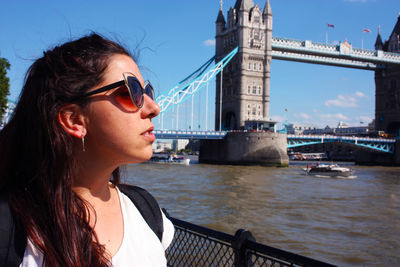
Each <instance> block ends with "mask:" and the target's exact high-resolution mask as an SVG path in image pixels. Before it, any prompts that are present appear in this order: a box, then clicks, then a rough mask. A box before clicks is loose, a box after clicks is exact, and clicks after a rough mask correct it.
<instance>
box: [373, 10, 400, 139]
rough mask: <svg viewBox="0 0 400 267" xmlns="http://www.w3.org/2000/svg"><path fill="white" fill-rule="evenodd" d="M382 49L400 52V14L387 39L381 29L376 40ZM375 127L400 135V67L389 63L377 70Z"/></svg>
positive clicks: (380, 50) (378, 49) (379, 49)
mask: <svg viewBox="0 0 400 267" xmlns="http://www.w3.org/2000/svg"><path fill="white" fill-rule="evenodd" d="M375 49H376V50H377V51H378V54H379V53H380V52H382V51H386V52H393V53H400V14H399V16H398V18H397V23H396V25H395V26H394V28H393V31H392V33H391V34H390V37H389V39H388V40H387V41H385V42H382V38H381V35H380V30H378V36H377V38H376V42H375ZM375 90H376V91H375V95H376V96H375V129H376V130H380V131H386V132H387V133H391V134H396V135H397V136H400V67H399V66H398V65H390V64H388V65H387V66H386V68H383V69H377V70H376V71H375Z"/></svg>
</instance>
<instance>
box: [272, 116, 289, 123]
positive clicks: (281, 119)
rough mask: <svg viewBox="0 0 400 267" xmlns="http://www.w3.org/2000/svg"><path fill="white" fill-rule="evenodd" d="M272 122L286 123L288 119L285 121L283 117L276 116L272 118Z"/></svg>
mask: <svg viewBox="0 0 400 267" xmlns="http://www.w3.org/2000/svg"><path fill="white" fill-rule="evenodd" d="M271 120H273V121H277V122H283V121H285V120H286V119H285V118H284V117H282V116H279V115H275V116H272V117H271Z"/></svg>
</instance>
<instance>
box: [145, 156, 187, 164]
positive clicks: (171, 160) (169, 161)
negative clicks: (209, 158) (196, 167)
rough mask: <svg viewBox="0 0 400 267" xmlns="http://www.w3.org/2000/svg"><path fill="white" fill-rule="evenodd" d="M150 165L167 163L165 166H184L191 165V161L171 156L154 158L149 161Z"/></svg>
mask: <svg viewBox="0 0 400 267" xmlns="http://www.w3.org/2000/svg"><path fill="white" fill-rule="evenodd" d="M148 162H150V163H165V164H182V165H189V164H190V159H189V158H185V157H181V156H177V155H175V154H171V155H168V156H167V157H166V156H153V157H151V159H150V160H149V161H148Z"/></svg>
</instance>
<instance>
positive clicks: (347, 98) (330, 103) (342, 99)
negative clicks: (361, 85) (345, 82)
mask: <svg viewBox="0 0 400 267" xmlns="http://www.w3.org/2000/svg"><path fill="white" fill-rule="evenodd" d="M364 97H367V96H366V95H365V94H364V93H363V92H359V91H357V92H355V93H354V94H352V95H338V96H337V98H336V99H329V100H327V101H325V106H327V107H342V108H355V107H357V106H358V105H357V98H364Z"/></svg>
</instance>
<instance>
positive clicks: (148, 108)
mask: <svg viewBox="0 0 400 267" xmlns="http://www.w3.org/2000/svg"><path fill="white" fill-rule="evenodd" d="M141 112H142V117H143V118H150V119H151V118H154V117H155V116H157V115H158V114H160V106H159V105H158V104H157V103H156V102H155V101H154V100H153V99H151V98H150V97H149V96H148V95H147V94H144V103H143V107H142V108H141Z"/></svg>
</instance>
